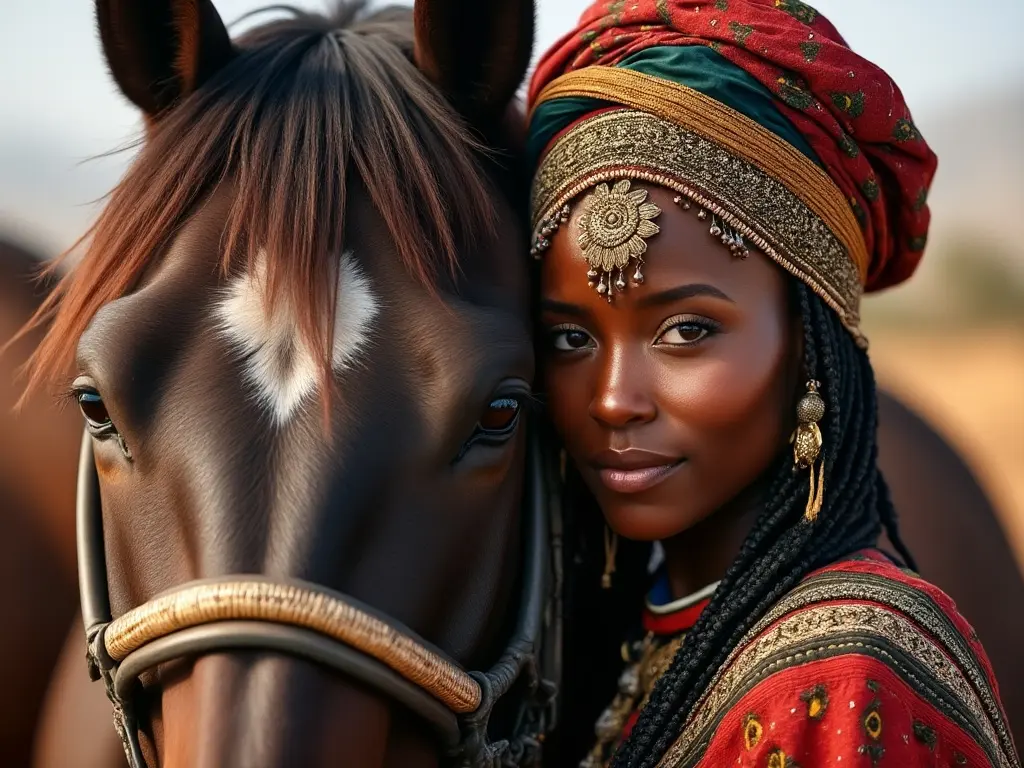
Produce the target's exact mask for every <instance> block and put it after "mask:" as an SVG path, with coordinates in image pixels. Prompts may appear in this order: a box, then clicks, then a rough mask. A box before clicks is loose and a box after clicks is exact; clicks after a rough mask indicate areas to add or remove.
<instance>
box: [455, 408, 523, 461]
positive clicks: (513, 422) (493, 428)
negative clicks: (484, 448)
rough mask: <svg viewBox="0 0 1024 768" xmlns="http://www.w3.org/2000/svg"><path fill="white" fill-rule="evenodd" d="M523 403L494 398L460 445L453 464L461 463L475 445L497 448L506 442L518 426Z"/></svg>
mask: <svg viewBox="0 0 1024 768" xmlns="http://www.w3.org/2000/svg"><path fill="white" fill-rule="evenodd" d="M522 410H523V402H522V400H520V399H519V398H517V397H496V398H494V399H493V400H491V402H489V403H488V404H487V407H486V408H484V410H483V413H481V414H480V418H479V420H478V421H477V423H476V428H475V429H474V430H473V434H472V435H471V436H470V438H469V440H467V441H466V442H465V443H463V444H462V448H461V449H460V450H459V455H458V456H456V457H455V461H454V463H458V462H459V461H461V460H462V459H463V458H464V457H465V456H466V454H467V453H469V450H470V449H471V448H472V447H473V446H475V445H491V446H499V445H503V444H504V443H506V442H508V440H509V439H510V438H511V437H512V435H514V434H515V433H516V427H517V426H519V414H520V412H521V411H522Z"/></svg>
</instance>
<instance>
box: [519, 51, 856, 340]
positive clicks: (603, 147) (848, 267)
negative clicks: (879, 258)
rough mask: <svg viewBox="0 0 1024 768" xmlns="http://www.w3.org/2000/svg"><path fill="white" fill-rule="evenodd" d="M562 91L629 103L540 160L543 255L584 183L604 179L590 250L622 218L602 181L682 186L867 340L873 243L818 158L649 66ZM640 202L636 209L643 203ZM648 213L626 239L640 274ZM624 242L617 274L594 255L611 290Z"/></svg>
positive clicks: (740, 252)
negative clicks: (863, 324) (863, 320)
mask: <svg viewBox="0 0 1024 768" xmlns="http://www.w3.org/2000/svg"><path fill="white" fill-rule="evenodd" d="M565 96H588V97H593V98H600V99H604V100H611V101H614V102H616V103H619V104H623V105H625V106H624V108H622V109H615V110H613V111H605V112H598V113H597V114H595V115H593V116H591V117H588V118H585V119H583V120H581V121H580V122H579V123H577V124H576V125H574V126H573V127H572V128H570V129H569V130H568V131H566V132H565V133H564V134H563V135H561V136H560V137H559V138H558V139H557V140H556V141H555V142H554V144H553V145H552V146H551V148H550V149H549V151H548V152H547V154H546V155H545V156H544V158H543V159H542V160H541V163H540V167H539V168H538V169H537V172H536V174H535V175H534V180H533V189H532V193H531V211H532V219H533V232H534V240H533V248H532V253H533V254H534V255H535V256H537V257H539V256H540V255H541V254H542V253H543V251H544V250H546V249H547V247H548V246H549V245H550V238H551V236H552V235H553V234H554V232H555V231H556V230H557V229H558V228H559V227H560V226H561V224H563V223H565V222H567V221H568V219H569V213H570V208H569V204H570V203H571V201H572V200H574V199H575V198H576V197H577V196H579V195H580V194H582V193H584V192H586V191H588V190H590V189H591V188H592V187H596V189H595V190H594V192H593V193H592V195H590V196H588V197H587V199H586V202H585V204H584V213H583V215H582V216H581V221H580V223H581V230H580V237H581V242H580V245H581V248H583V249H584V252H585V253H587V246H586V245H584V242H583V241H584V238H587V237H589V239H590V243H591V244H593V243H594V242H596V241H598V240H600V238H599V237H596V236H595V235H596V234H603V235H604V240H601V242H604V241H607V240H608V238H609V236H610V235H609V232H610V231H611V229H614V226H613V224H612V222H609V221H603V222H602V220H601V219H596V220H595V218H594V217H593V215H592V212H591V209H592V208H593V207H594V202H595V200H594V197H595V196H597V195H600V196H602V197H604V196H605V194H604V193H602V192H598V189H600V187H598V186H597V185H602V186H604V187H606V188H607V183H608V182H619V184H616V186H615V187H613V188H612V189H610V190H608V192H609V193H613V194H614V190H616V189H618V190H620V192H622V193H623V194H624V195H626V196H627V197H628V194H633V195H637V193H640V192H643V190H633V191H632V193H630V192H629V186H628V183H627V185H626V186H625V187H622V186H620V185H621V183H622V182H623V181H627V182H628V181H629V180H632V181H643V182H647V183H652V184H657V185H659V186H662V187H666V188H668V189H672V190H674V191H675V192H676V193H677V197H676V198H675V201H676V203H678V204H679V205H681V206H682V207H683V208H689V207H690V206H691V204H696V205H697V206H698V207H699V210H698V216H699V217H700V218H702V219H706V218H707V217H708V216H710V217H711V227H710V232H711V234H712V235H714V236H716V237H721V239H722V242H723V243H724V244H725V245H726V246H728V247H729V248H730V250H731V251H732V253H733V254H734V255H736V256H744V255H745V254H746V251H747V243H748V242H749V243H752V244H753V245H754V246H755V247H757V248H758V249H759V250H760V251H761V252H763V253H764V254H765V255H766V256H768V257H769V258H771V259H773V260H774V261H776V262H777V263H778V264H779V265H780V266H782V267H783V268H784V269H786V270H787V271H788V272H790V273H791V274H792V275H794V276H795V277H796V278H798V279H800V280H801V281H803V282H804V283H806V284H807V285H808V286H809V287H810V288H811V289H812V290H813V291H814V292H815V293H816V294H818V295H819V296H820V297H821V298H822V299H823V300H824V301H825V302H826V303H827V304H828V305H829V306H830V307H831V308H832V309H833V310H834V311H835V312H836V313H837V314H838V315H839V317H840V318H841V319H842V321H843V323H844V325H845V326H846V328H847V329H848V330H849V331H850V332H851V333H852V334H853V336H854V337H855V338H856V339H857V341H858V343H860V344H861V345H862V346H866V341H865V339H864V337H863V335H862V334H861V332H860V328H859V325H860V314H859V306H860V297H861V294H862V292H863V288H862V286H863V280H864V274H865V272H866V269H867V264H868V252H867V247H866V245H865V243H864V239H863V236H862V234H861V232H860V229H859V227H858V226H857V222H856V219H855V218H854V217H853V213H852V211H851V210H850V207H849V205H848V204H847V203H846V201H845V199H844V197H843V194H842V192H841V191H840V190H839V188H838V187H837V186H836V185H835V183H834V182H833V181H832V180H831V179H830V178H829V177H828V175H827V174H826V173H825V172H824V171H822V170H821V169H820V168H818V166H817V165H815V164H814V163H813V162H811V161H810V160H809V159H808V158H806V157H805V156H804V155H803V154H801V153H800V152H799V151H798V150H796V149H795V148H793V147H791V146H790V145H789V144H788V143H787V142H786V141H784V140H783V139H781V138H779V137H777V136H776V135H775V134H773V133H772V132H771V131H768V130H767V129H765V128H763V127H762V126H760V125H758V124H757V123H755V122H754V121H752V120H750V119H749V118H747V117H746V116H744V115H741V114H740V113H738V112H735V111H734V110H732V109H730V108H729V107H726V106H725V105H723V104H721V103H720V102H718V101H716V100H714V99H711V98H709V97H707V96H704V95H703V94H701V93H699V92H697V91H694V90H692V89H690V88H686V87H685V86H681V85H678V84H676V83H669V82H667V81H664V80H661V79H659V78H654V77H650V76H649V75H644V74H642V73H638V72H634V71H631V70H624V69H619V68H612V67H591V68H588V69H587V70H581V71H580V72H574V73H570V74H568V75H564V76H562V77H561V78H558V79H557V80H555V81H553V82H552V83H551V84H550V85H549V86H548V87H547V88H545V89H544V91H543V92H542V93H541V95H540V97H539V99H538V102H537V103H538V104H539V103H541V102H542V101H545V100H547V99H553V98H562V97H565ZM636 205H637V213H638V214H639V205H640V203H637V204H636ZM647 205H650V204H649V203H648V204H647ZM652 207H653V206H652ZM620 209H621V212H622V213H629V214H630V217H629V218H628V219H627V221H628V222H632V221H633V218H632V213H631V212H630V209H627V208H622V207H621V204H620ZM607 212H608V211H607V210H605V213H606V214H607ZM648 213H649V215H648V216H647V218H646V219H639V218H637V224H636V225H635V226H636V231H635V232H633V233H631V238H632V240H630V239H629V238H627V242H632V243H633V245H629V246H627V250H628V251H630V253H632V252H633V251H638V253H633V254H632V255H631V257H630V258H635V259H637V272H636V273H634V282H639V281H640V280H642V277H643V276H642V273H641V271H640V265H641V264H642V254H643V252H644V251H645V250H646V244H645V243H644V242H643V240H644V238H646V237H649V236H650V235H651V234H653V233H654V232H657V226H656V225H653V221H651V219H653V218H654V216H656V215H657V214H656V213H653V212H651V211H650V209H648ZM613 218H614V217H613ZM641 220H642V221H646V222H648V223H649V224H651V225H653V226H654V230H653V231H652V230H650V228H649V227H647V226H646V225H645V227H644V230H645V231H646V232H647V233H648V234H644V233H641V232H640V230H639V222H640V221H641ZM583 225H585V226H583ZM595 227H596V229H595ZM628 228H629V227H628V226H627V227H626V229H628ZM599 230H602V232H599ZM603 230H608V231H607V232H604V231H603ZM623 231H624V230H623ZM637 240H639V243H637V242H636V241H637ZM613 247H618V246H613ZM616 253H617V255H616V257H615V259H614V260H613V262H612V263H614V265H615V266H614V270H613V271H617V274H618V278H617V279H616V280H615V282H614V283H612V274H613V271H609V270H605V269H604V267H603V262H600V261H595V260H592V259H591V258H590V256H588V262H589V263H590V266H591V271H590V275H589V277H590V279H591V282H594V281H595V278H599V280H600V282H599V283H598V285H597V288H598V290H599V291H601V292H602V294H607V295H609V297H610V295H611V293H612V288H613V286H614V287H615V288H618V289H619V290H621V289H622V288H624V287H625V284H624V279H623V276H624V273H623V267H622V266H621V265H619V262H620V261H621V259H622V255H621V254H622V251H621V249H620V250H619V251H617V252H616ZM595 272H597V273H598V274H595ZM602 273H603V274H602ZM638 276H639V280H637V279H636V278H637V277H638ZM602 286H604V289H603V290H602Z"/></svg>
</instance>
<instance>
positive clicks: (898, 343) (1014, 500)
mask: <svg viewBox="0 0 1024 768" xmlns="http://www.w3.org/2000/svg"><path fill="white" fill-rule="evenodd" d="M869 337H870V339H871V351H870V354H871V359H872V362H873V363H874V367H875V371H876V373H877V376H878V380H879V383H880V384H882V385H883V386H886V387H888V388H889V390H890V391H891V392H893V393H895V394H897V395H898V396H900V397H901V398H902V399H903V400H904V401H905V402H907V403H908V404H909V405H911V406H913V407H914V408H915V409H917V410H918V412H920V413H922V414H923V415H924V416H925V417H926V418H927V419H928V420H929V421H930V422H931V423H932V425H933V426H935V427H936V428H938V430H939V431H940V432H941V433H942V434H943V435H944V436H945V437H946V438H947V439H948V440H950V441H951V442H952V443H953V444H954V445H955V446H956V447H957V448H958V449H959V451H960V453H961V455H963V456H964V457H965V458H966V459H967V461H968V463H969V464H970V466H971V468H972V469H973V470H974V472H975V474H976V475H977V476H978V478H979V479H980V481H981V483H982V485H983V486H984V487H985V489H986V490H987V491H988V493H989V495H990V497H991V498H992V499H993V501H994V502H995V504H996V506H997V508H998V510H999V513H1000V516H1001V519H1002V522H1003V525H1004V528H1005V529H1006V531H1007V534H1008V535H1009V537H1010V539H1011V541H1012V542H1013V544H1014V547H1015V549H1016V552H1017V560H1018V562H1019V563H1020V564H1021V567H1022V569H1024V327H1021V328H1000V329H992V330H983V329H971V330H970V331H959V332H955V331H954V332H950V331H947V330H943V331H942V332H940V333H935V332H933V333H925V332H917V331H909V330H908V331H899V330H894V329H886V328H883V329H877V330H874V331H871V330H870V329H869Z"/></svg>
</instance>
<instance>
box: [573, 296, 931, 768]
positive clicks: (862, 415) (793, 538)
mask: <svg viewBox="0 0 1024 768" xmlns="http://www.w3.org/2000/svg"><path fill="white" fill-rule="evenodd" d="M794 293H795V301H796V305H797V307H798V309H799V314H800V317H801V320H802V323H803V330H804V350H803V354H804V369H805V372H806V375H807V378H808V379H816V380H818V381H819V382H821V385H822V386H821V390H820V391H821V393H822V397H823V398H824V400H825V403H826V414H825V417H824V418H823V419H822V421H821V429H822V435H823V438H824V446H823V459H822V460H823V461H824V463H825V496H824V503H823V506H822V509H821V511H820V513H819V514H818V517H817V519H816V520H815V521H814V522H813V523H808V522H807V521H805V520H804V519H803V515H804V510H805V507H806V504H807V496H808V483H809V477H808V472H807V471H806V470H803V471H800V472H794V471H793V459H792V455H791V454H790V453H789V452H788V451H786V452H784V454H783V455H781V456H780V457H779V459H778V462H777V466H775V467H774V468H773V469H772V470H771V474H770V477H771V478H772V480H771V482H770V483H769V485H768V487H769V490H768V494H767V498H766V502H765V508H764V511H763V512H762V514H761V515H760V517H759V518H758V520H757V521H756V523H755V524H754V527H753V529H752V530H751V531H750V533H749V534H748V536H747V539H746V541H745V542H744V543H743V545H742V547H741V549H740V552H739V554H738V556H737V557H736V559H735V560H734V561H733V563H732V565H731V566H730V567H729V569H728V571H727V573H726V575H725V576H724V578H723V579H722V582H721V584H720V585H719V587H718V589H717V590H716V591H715V594H714V596H713V597H712V599H711V602H710V604H709V605H708V607H707V609H706V610H704V611H703V612H702V614H701V616H700V618H699V619H698V621H697V623H696V625H695V626H694V627H693V628H692V629H691V630H690V632H689V633H688V634H687V638H686V643H685V644H684V645H683V647H682V648H681V649H680V651H679V653H678V654H677V655H676V657H675V659H674V660H673V662H672V665H671V667H670V668H669V669H668V671H667V672H666V673H665V674H664V675H663V676H662V677H661V679H660V680H659V681H658V683H657V685H656V686H655V688H654V690H653V692H652V694H651V697H650V699H649V701H648V703H647V704H646V706H645V707H644V709H643V711H642V713H641V715H640V718H639V719H638V721H637V723H636V725H635V726H634V727H633V729H632V732H631V734H630V737H629V739H628V740H627V741H626V742H625V743H624V744H623V745H622V746H621V747H620V748H619V750H618V752H617V753H616V755H615V757H614V759H613V762H612V766H613V768H653V766H655V765H656V764H657V763H658V761H659V760H660V759H661V757H662V756H663V755H664V754H665V752H666V751H667V749H668V748H669V746H670V745H671V744H672V743H673V742H674V741H675V739H676V738H677V736H678V735H679V732H680V729H681V728H682V725H683V723H684V722H685V721H686V719H687V717H688V715H689V713H690V712H691V711H692V710H693V708H694V707H695V705H696V704H697V702H698V701H699V699H700V698H701V696H702V694H703V693H704V692H705V690H706V689H707V687H708V685H709V683H710V682H711V679H712V677H713V676H714V674H715V672H716V671H717V670H718V669H719V667H720V666H721V665H722V664H723V662H724V661H725V659H726V658H727V656H728V655H729V653H730V652H731V651H732V650H733V649H734V648H735V647H736V646H737V645H738V644H739V642H740V640H741V639H742V638H743V636H744V635H745V634H746V633H747V632H748V631H749V630H750V628H751V627H752V626H753V625H754V624H755V623H756V622H757V621H758V620H759V619H760V618H761V617H762V616H764V615H765V614H766V613H767V612H768V610H769V609H770V608H771V607H772V605H773V604H775V603H776V602H777V601H778V600H779V599H780V598H781V597H782V596H783V595H785V594H786V593H787V592H788V591H789V590H791V589H792V588H793V587H794V586H795V585H796V584H797V583H798V582H799V581H800V580H801V579H802V578H803V577H804V576H806V575H807V574H808V573H809V572H810V571H812V570H814V569H815V568H817V567H820V566H823V565H826V564H828V563H831V562H835V561H836V560H838V559H841V558H842V557H844V556H846V555H849V554H850V553H852V552H855V551H857V550H859V549H863V548H865V547H869V546H872V545H874V544H875V542H876V541H877V539H878V537H879V534H880V533H881V530H882V527H883V526H884V528H885V530H886V532H887V533H888V535H889V539H890V541H891V542H892V543H893V546H894V547H895V548H896V550H897V553H898V554H899V556H900V557H901V558H903V559H904V561H905V562H906V564H907V565H909V566H910V567H914V564H913V558H912V556H911V555H910V553H909V552H908V550H907V548H906V546H905V545H904V544H903V541H902V539H901V538H900V536H899V533H898V531H897V526H896V513H895V510H894V509H893V505H892V502H891V500H890V497H889V491H888V487H887V485H886V483H885V480H884V479H883V478H882V475H881V472H880V471H879V469H878V463H877V454H878V449H877V440H876V436H877V399H876V392H875V380H874V373H873V371H872V369H871V365H870V363H869V361H868V358H867V354H866V353H865V352H864V351H863V350H862V349H860V348H858V347H857V345H856V344H855V342H854V341H853V338H852V337H851V335H850V334H849V332H848V331H847V330H846V329H845V328H844V327H843V326H842V323H841V322H840V320H839V318H838V316H837V315H836V314H835V313H834V312H833V311H832V310H831V309H829V308H828V307H827V306H826V305H825V304H824V302H823V301H821V299H819V298H818V297H817V296H816V295H815V294H813V293H812V292H811V290H810V289H808V288H807V287H806V286H804V285H803V284H802V283H797V282H796V281H794ZM795 405H796V404H795V403H794V407H795ZM571 484H572V478H571V477H570V478H569V485H568V486H567V498H568V499H570V500H573V501H574V502H575V505H576V506H579V500H580V499H581V498H582V499H585V498H586V496H589V494H585V492H583V491H579V490H577V491H575V492H574V491H573V489H572V488H571ZM590 505H591V507H592V508H591V509H587V510H585V511H584V513H582V514H578V515H576V516H570V518H569V524H570V525H573V524H575V525H576V526H578V528H577V540H576V544H575V553H574V554H572V553H570V555H569V556H570V557H571V558H573V562H567V563H566V573H567V574H570V575H571V574H573V573H574V572H575V574H576V575H577V577H578V578H577V581H578V583H574V582H573V580H570V581H569V582H568V583H567V587H568V590H569V602H568V604H567V606H566V613H567V616H568V621H567V633H568V634H567V636H566V638H565V640H566V648H567V653H566V659H567V668H566V676H565V681H564V682H565V689H564V693H565V699H564V701H566V702H567V707H566V709H567V711H566V713H565V720H564V721H563V726H564V727H565V730H566V731H567V733H565V734H563V736H562V742H563V743H562V744H561V746H562V750H560V751H561V752H562V754H563V755H566V756H568V755H572V756H582V754H583V753H584V752H585V750H586V748H587V747H588V746H589V743H590V742H592V740H593V730H592V729H593V723H594V719H595V718H596V716H597V714H598V712H599V711H600V707H601V706H603V705H606V704H607V703H608V701H610V699H611V697H612V695H613V693H614V689H615V679H614V677H610V675H609V672H607V671H605V670H617V669H619V668H620V667H621V661H619V660H618V659H617V658H614V657H617V656H618V653H617V648H618V644H619V643H621V641H622V639H623V637H624V633H625V631H626V629H625V628H626V627H627V626H628V625H629V623H630V622H637V623H638V618H639V610H640V605H641V604H642V597H641V596H642V593H643V591H644V589H645V588H646V581H645V579H644V578H642V576H646V569H645V568H644V566H645V565H646V561H645V560H644V559H643V556H642V552H647V551H648V550H646V549H643V550H641V554H639V555H638V554H635V553H633V554H632V555H630V556H631V557H632V562H626V563H623V562H621V555H622V554H623V550H622V549H621V547H622V543H620V551H619V554H620V563H619V566H618V569H617V571H616V574H615V578H616V581H617V582H618V584H617V588H616V592H615V594H613V595H612V596H610V597H608V596H606V597H605V598H604V600H605V602H604V605H603V607H602V606H601V605H600V602H599V601H600V596H599V595H598V594H596V593H598V592H599V591H600V590H599V589H598V587H597V584H598V581H599V574H600V563H601V561H602V557H603V553H602V552H601V549H600V545H599V544H598V542H599V538H598V537H599V536H600V532H601V529H600V527H599V526H600V524H601V523H602V522H603V521H602V518H601V517H600V512H599V510H595V509H593V507H594V506H596V505H594V504H593V500H592V499H591V500H590ZM573 517H576V519H575V520H574V519H573ZM595 521H596V522H595ZM568 530H569V529H567V531H568ZM580 530H584V531H587V533H585V534H580V533H579V531H580ZM595 531H596V533H595ZM567 545H568V546H569V548H570V549H572V548H573V547H574V543H573V541H572V540H571V539H568V538H567ZM634 549H636V547H634ZM631 601H632V602H631ZM573 630H575V631H573ZM610 633H617V634H615V635H614V636H611V637H610V636H609V634H610ZM570 635H571V636H570ZM613 654H614V657H613ZM597 670H601V671H602V672H601V673H598V672H597ZM585 722H586V723H589V726H590V728H589V730H587V729H585V728H584V723H585ZM576 759H579V758H578V757H576ZM560 764H570V763H569V762H564V763H560Z"/></svg>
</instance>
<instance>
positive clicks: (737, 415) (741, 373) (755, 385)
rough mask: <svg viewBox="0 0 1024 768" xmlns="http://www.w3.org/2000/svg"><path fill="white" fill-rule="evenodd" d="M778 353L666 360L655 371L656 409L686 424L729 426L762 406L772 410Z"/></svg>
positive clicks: (713, 426) (716, 427)
mask: <svg viewBox="0 0 1024 768" xmlns="http://www.w3.org/2000/svg"><path fill="white" fill-rule="evenodd" d="M779 357H780V356H774V357H769V356H766V355H759V354H757V353H754V354H753V355H751V356H747V357H745V358H744V357H743V356H739V355H737V356H735V357H727V358H722V357H707V358H704V359H675V360H672V359H671V358H670V359H669V360H667V361H666V364H665V365H663V366H662V371H660V372H659V378H660V379H661V381H662V383H661V387H660V389H661V391H662V393H663V394H662V396H661V397H660V398H659V400H660V401H661V402H660V405H661V407H662V408H663V409H664V410H666V411H670V412H672V413H673V415H674V416H675V417H676V418H677V419H679V420H681V421H683V422H684V423H689V424H691V425H694V426H697V425H701V426H704V427H707V428H710V429H722V428H728V427H732V426H735V424H736V423H737V422H742V421H745V420H747V419H748V418H749V417H750V416H751V414H755V413H758V412H759V411H761V410H762V409H764V408H772V409H773V410H777V406H776V404H775V403H774V402H773V401H774V400H775V399H776V392H775V390H776V389H777V387H776V385H777V377H778V376H779V375H780V369H779V365H778V364H777V361H778V358H779Z"/></svg>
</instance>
